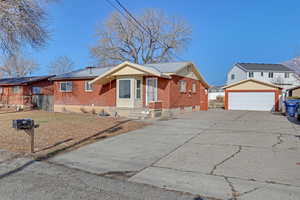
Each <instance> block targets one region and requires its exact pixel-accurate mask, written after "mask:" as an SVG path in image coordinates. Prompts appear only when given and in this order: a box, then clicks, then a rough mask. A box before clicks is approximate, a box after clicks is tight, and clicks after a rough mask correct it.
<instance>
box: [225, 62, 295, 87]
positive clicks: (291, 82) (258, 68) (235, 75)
mask: <svg viewBox="0 0 300 200" xmlns="http://www.w3.org/2000/svg"><path fill="white" fill-rule="evenodd" d="M247 79H256V80H259V81H263V82H268V83H272V84H275V85H277V86H280V87H282V88H283V89H289V88H291V87H294V86H297V85H299V84H300V82H299V80H298V79H297V78H296V77H295V72H294V71H293V70H292V69H290V68H288V67H287V66H285V65H282V64H261V63H237V64H235V65H234V66H233V67H232V68H231V70H230V71H229V72H228V74H227V85H230V84H233V83H236V82H239V81H242V80H247Z"/></svg>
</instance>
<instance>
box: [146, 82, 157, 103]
mask: <svg viewBox="0 0 300 200" xmlns="http://www.w3.org/2000/svg"><path fill="white" fill-rule="evenodd" d="M150 79H152V80H155V81H156V89H155V94H154V95H155V101H157V99H158V97H157V93H158V91H157V88H158V79H157V78H156V77H151V78H146V95H145V96H146V99H145V102H146V105H148V104H149V102H148V84H147V80H150Z"/></svg>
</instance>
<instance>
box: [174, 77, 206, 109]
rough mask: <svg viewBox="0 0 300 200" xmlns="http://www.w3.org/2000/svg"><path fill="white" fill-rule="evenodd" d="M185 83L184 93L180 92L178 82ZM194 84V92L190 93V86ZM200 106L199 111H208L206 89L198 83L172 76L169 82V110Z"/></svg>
mask: <svg viewBox="0 0 300 200" xmlns="http://www.w3.org/2000/svg"><path fill="white" fill-rule="evenodd" d="M180 80H185V81H186V92H180V90H179V81H180ZM193 83H195V84H196V92H195V93H193V92H192V84H193ZM190 106H200V109H201V110H207V109H208V96H207V92H206V88H205V87H204V86H203V84H202V83H201V82H200V81H198V80H194V79H191V78H187V77H181V76H172V80H170V104H169V108H178V107H190Z"/></svg>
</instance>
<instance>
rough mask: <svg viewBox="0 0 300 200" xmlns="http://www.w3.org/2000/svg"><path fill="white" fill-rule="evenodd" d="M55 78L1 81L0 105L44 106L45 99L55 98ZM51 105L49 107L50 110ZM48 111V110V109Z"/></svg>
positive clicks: (42, 77) (35, 77) (5, 79)
mask: <svg viewBox="0 0 300 200" xmlns="http://www.w3.org/2000/svg"><path fill="white" fill-rule="evenodd" d="M52 77H54V76H32V77H17V78H4V79H0V104H1V105H4V106H20V107H32V106H42V103H41V101H43V99H44V98H43V97H46V96H47V97H49V99H50V98H51V97H52V96H53V84H52V81H50V80H49V78H52ZM50 107H51V105H49V110H51V109H50ZM47 110H48V108H47Z"/></svg>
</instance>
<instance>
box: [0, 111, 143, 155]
mask: <svg viewBox="0 0 300 200" xmlns="http://www.w3.org/2000/svg"><path fill="white" fill-rule="evenodd" d="M22 118H32V119H33V120H35V122H36V124H39V125H40V127H39V128H37V129H36V130H35V155H37V156H45V155H51V154H56V153H58V152H61V151H68V150H72V149H74V148H78V147H80V146H82V145H85V144H88V143H92V142H95V141H97V140H99V139H104V138H107V137H111V136H115V135H119V134H122V133H125V132H128V131H131V130H135V129H138V128H141V127H143V126H145V125H146V124H145V123H143V122H137V121H131V120H128V119H126V118H120V119H118V120H115V119H113V118H109V117H107V118H100V117H98V116H96V115H92V114H75V113H53V112H44V111H24V112H15V113H5V112H3V113H1V112H0V149H6V150H9V151H13V152H19V153H28V152H30V137H29V136H28V135H26V133H25V132H24V131H16V130H14V129H13V128H12V120H13V119H22Z"/></svg>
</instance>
